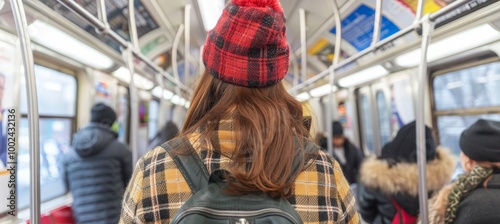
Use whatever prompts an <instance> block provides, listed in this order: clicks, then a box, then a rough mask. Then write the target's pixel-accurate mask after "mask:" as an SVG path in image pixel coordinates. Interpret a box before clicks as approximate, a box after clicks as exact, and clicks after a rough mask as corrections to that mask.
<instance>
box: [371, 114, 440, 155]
mask: <svg viewBox="0 0 500 224" xmlns="http://www.w3.org/2000/svg"><path fill="white" fill-rule="evenodd" d="M425 149H426V159H427V161H429V160H433V159H435V158H436V144H435V143H434V138H433V137H432V130H431V129H430V128H429V127H427V126H425ZM379 158H381V159H386V160H391V161H393V162H408V163H416V162H417V131H416V126H415V121H413V122H411V123H409V124H407V125H405V126H403V127H402V128H401V129H399V131H398V134H397V135H396V137H395V138H394V139H393V140H392V141H391V142H389V143H387V144H386V145H385V146H384V147H383V148H382V154H381V155H380V157H379Z"/></svg>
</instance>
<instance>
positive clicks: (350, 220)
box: [332, 160, 360, 224]
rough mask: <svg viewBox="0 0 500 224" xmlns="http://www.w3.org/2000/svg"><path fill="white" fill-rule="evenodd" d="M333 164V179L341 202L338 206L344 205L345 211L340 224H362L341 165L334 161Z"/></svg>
mask: <svg viewBox="0 0 500 224" xmlns="http://www.w3.org/2000/svg"><path fill="white" fill-rule="evenodd" d="M332 163H333V170H334V173H333V177H334V178H333V179H334V181H335V186H336V187H335V190H336V191H337V192H338V195H339V197H338V199H339V200H340V201H339V203H338V204H339V205H342V206H340V207H341V208H342V209H343V210H344V211H343V212H342V213H343V215H342V217H340V220H339V222H338V223H346V224H358V223H360V217H359V214H358V211H357V208H356V201H355V199H354V196H353V195H352V191H351V188H350V187H349V184H348V183H347V180H346V179H345V178H344V174H343V173H342V169H341V168H340V166H339V163H338V162H337V161H335V160H332Z"/></svg>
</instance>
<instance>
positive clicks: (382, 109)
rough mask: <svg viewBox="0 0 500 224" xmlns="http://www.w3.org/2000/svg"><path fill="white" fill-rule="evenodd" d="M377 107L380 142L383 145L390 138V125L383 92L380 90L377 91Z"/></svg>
mask: <svg viewBox="0 0 500 224" xmlns="http://www.w3.org/2000/svg"><path fill="white" fill-rule="evenodd" d="M376 97H377V109H378V123H379V129H380V143H381V145H382V146H383V145H385V144H386V143H387V142H389V140H390V135H391V125H390V121H389V110H388V109H387V103H386V100H385V94H384V92H382V91H377V94H376Z"/></svg>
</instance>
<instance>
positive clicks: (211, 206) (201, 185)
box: [162, 139, 317, 224]
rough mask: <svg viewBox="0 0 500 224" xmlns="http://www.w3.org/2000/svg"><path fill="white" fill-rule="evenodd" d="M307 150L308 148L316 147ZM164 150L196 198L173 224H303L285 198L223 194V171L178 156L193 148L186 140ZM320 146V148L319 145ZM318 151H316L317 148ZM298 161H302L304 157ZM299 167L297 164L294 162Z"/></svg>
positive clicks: (166, 145)
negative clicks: (210, 170) (175, 151)
mask: <svg viewBox="0 0 500 224" xmlns="http://www.w3.org/2000/svg"><path fill="white" fill-rule="evenodd" d="M309 145H312V146H313V147H306V148H314V145H313V144H311V143H310V144H309ZM162 147H163V148H164V149H165V150H166V151H167V152H168V153H169V154H170V156H171V157H172V159H173V160H174V162H175V164H176V165H177V167H178V169H179V170H180V172H181V173H182V175H183V176H184V178H185V179H186V181H187V183H188V185H189V187H190V188H191V191H192V192H193V196H192V197H191V198H190V199H189V200H188V201H187V202H186V203H185V204H184V205H183V206H182V207H181V208H180V209H179V211H178V212H177V213H176V214H175V216H174V217H173V219H172V220H171V222H170V223H171V224H223V223H224V224H259V223H266V224H287V223H293V224H301V223H303V222H302V220H301V218H300V216H299V214H298V213H297V211H295V209H294V208H293V207H292V205H291V204H290V203H289V202H288V201H287V200H286V199H284V198H280V199H273V198H271V197H268V196H267V195H266V194H263V193H262V194H248V195H229V194H226V193H225V192H224V190H223V189H224V187H226V184H225V182H224V181H223V176H224V172H227V171H224V170H215V171H214V172H212V173H211V174H209V173H208V171H207V169H206V167H205V165H204V164H203V162H202V161H201V159H200V157H198V155H197V154H196V153H191V154H190V155H187V156H184V155H177V154H174V153H172V150H173V149H176V148H178V147H190V148H191V150H192V151H193V152H194V149H193V148H192V146H191V144H190V143H189V141H187V140H186V139H175V140H173V141H170V142H167V143H164V144H163V145H162ZM316 147H317V146H316ZM315 149H316V148H315ZM297 157H298V158H296V159H295V161H301V158H302V157H301V156H297ZM294 165H295V167H298V162H294Z"/></svg>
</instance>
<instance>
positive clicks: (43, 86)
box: [20, 65, 76, 117]
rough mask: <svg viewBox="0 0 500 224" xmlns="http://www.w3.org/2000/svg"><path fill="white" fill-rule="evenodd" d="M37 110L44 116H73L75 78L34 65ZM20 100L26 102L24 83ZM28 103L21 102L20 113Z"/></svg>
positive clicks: (24, 110) (25, 110)
mask: <svg viewBox="0 0 500 224" xmlns="http://www.w3.org/2000/svg"><path fill="white" fill-rule="evenodd" d="M35 76H36V85H37V86H36V87H37V94H38V112H39V113H40V115H45V116H63V117H74V116H75V110H76V79H75V78H74V77H73V76H70V75H67V74H64V73H62V72H59V71H56V70H52V69H50V68H47V67H43V66H40V65H35ZM21 86H22V89H21V102H27V99H26V85H21ZM27 108H28V104H27V103H21V105H20V109H21V113H22V114H26V113H27V111H28V109H27Z"/></svg>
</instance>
